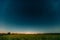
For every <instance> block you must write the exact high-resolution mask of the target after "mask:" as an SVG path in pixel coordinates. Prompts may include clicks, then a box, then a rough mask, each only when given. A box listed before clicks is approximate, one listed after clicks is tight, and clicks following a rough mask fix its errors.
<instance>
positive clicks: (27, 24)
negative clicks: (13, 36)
mask: <svg viewBox="0 0 60 40" xmlns="http://www.w3.org/2000/svg"><path fill="white" fill-rule="evenodd" d="M0 32H59V33H60V0H0Z"/></svg>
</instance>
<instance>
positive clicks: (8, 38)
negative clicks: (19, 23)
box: [0, 34, 60, 40]
mask: <svg viewBox="0 0 60 40" xmlns="http://www.w3.org/2000/svg"><path fill="white" fill-rule="evenodd" d="M0 40H60V34H7V35H5V34H4V35H2V34H0Z"/></svg>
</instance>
